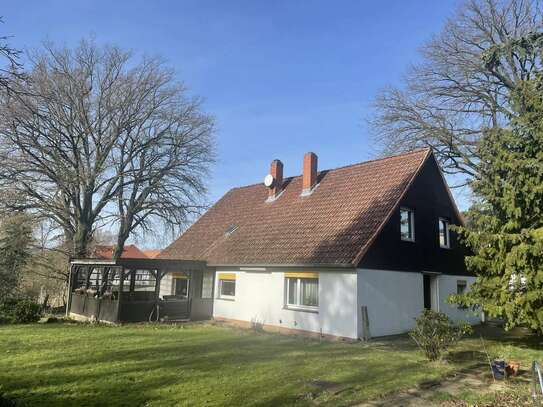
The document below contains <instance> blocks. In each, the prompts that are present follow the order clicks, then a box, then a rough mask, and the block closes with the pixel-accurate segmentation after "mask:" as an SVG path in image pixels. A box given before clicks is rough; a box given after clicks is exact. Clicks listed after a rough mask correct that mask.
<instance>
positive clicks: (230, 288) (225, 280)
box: [219, 273, 236, 299]
mask: <svg viewBox="0 0 543 407" xmlns="http://www.w3.org/2000/svg"><path fill="white" fill-rule="evenodd" d="M235 296H236V274H235V273H220V274H219V298H225V299H234V297H235Z"/></svg>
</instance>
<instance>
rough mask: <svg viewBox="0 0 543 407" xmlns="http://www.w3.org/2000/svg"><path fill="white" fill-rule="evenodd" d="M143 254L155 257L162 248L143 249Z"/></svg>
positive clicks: (151, 257)
mask: <svg viewBox="0 0 543 407" xmlns="http://www.w3.org/2000/svg"><path fill="white" fill-rule="evenodd" d="M143 254H145V255H146V256H147V257H149V258H150V259H154V258H155V257H157V256H158V255H159V254H160V249H147V250H144V251H143Z"/></svg>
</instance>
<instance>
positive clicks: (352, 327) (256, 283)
mask: <svg viewBox="0 0 543 407" xmlns="http://www.w3.org/2000/svg"><path fill="white" fill-rule="evenodd" d="M292 271H295V270H285V269H270V268H267V269H266V271H261V270H259V271H243V270H240V269H239V268H222V269H221V268H219V269H217V271H216V273H217V274H218V273H221V272H228V273H232V272H235V273H236V296H235V299H234V300H226V299H221V298H218V293H219V289H218V284H219V279H218V276H217V278H215V284H216V286H215V299H214V307H213V316H214V317H216V318H229V319H235V320H240V321H247V322H257V323H260V324H265V325H274V326H277V327H284V328H290V329H300V330H306V331H311V332H317V333H321V332H322V333H323V334H328V335H335V336H342V337H347V338H357V336H358V331H357V315H356V313H357V282H356V281H357V273H356V272H355V271H345V270H326V271H319V270H306V271H311V272H315V271H318V272H319V309H318V312H307V311H299V310H292V309H287V308H286V307H285V277H284V273H285V272H292Z"/></svg>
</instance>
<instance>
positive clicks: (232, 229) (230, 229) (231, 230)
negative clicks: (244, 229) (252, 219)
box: [224, 223, 239, 236]
mask: <svg viewBox="0 0 543 407" xmlns="http://www.w3.org/2000/svg"><path fill="white" fill-rule="evenodd" d="M238 227H239V226H238V225H236V224H235V223H232V224H231V225H230V226H228V228H227V229H226V232H224V235H225V236H230V235H231V234H232V233H234V232H235V231H236V229H237V228H238Z"/></svg>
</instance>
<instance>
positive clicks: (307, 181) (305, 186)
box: [302, 152, 317, 195]
mask: <svg viewBox="0 0 543 407" xmlns="http://www.w3.org/2000/svg"><path fill="white" fill-rule="evenodd" d="M315 185H317V155H316V154H315V153H311V152H309V153H305V155H304V175H303V181H302V195H309V194H310V193H311V191H312V190H313V188H315Z"/></svg>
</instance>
